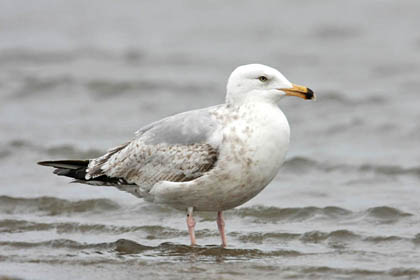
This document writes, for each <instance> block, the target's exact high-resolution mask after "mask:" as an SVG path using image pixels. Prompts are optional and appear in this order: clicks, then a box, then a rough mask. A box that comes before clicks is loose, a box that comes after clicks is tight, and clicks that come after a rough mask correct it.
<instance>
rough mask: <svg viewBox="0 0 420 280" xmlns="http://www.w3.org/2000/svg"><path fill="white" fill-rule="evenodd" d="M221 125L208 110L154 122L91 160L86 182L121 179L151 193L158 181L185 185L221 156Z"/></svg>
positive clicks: (209, 167) (200, 174) (206, 170)
mask: <svg viewBox="0 0 420 280" xmlns="http://www.w3.org/2000/svg"><path fill="white" fill-rule="evenodd" d="M217 128H218V124H217V122H216V120H214V119H213V118H212V116H211V114H210V113H209V109H207V110H206V109H205V110H195V111H190V112H186V113H182V114H178V115H175V116H172V117H169V118H166V119H164V120H161V121H159V122H156V123H153V124H152V125H149V126H147V127H145V128H144V129H142V130H140V131H138V132H137V137H136V138H135V139H134V140H133V141H131V142H129V143H127V144H124V145H121V146H118V147H116V148H114V149H112V150H110V151H108V153H107V154H105V155H104V156H102V157H99V158H97V159H93V160H91V162H90V163H89V166H88V169H87V179H90V178H96V177H99V176H103V175H105V176H108V177H111V178H122V179H124V180H125V181H126V182H127V183H130V184H137V185H139V186H141V187H142V189H143V190H146V191H147V190H150V189H151V187H152V186H153V185H154V184H155V183H157V182H159V181H172V182H185V181H191V180H194V179H196V178H198V177H200V176H202V175H203V174H205V173H206V172H208V171H209V170H211V169H212V168H213V167H214V165H215V163H216V162H217V157H218V145H219V142H220V141H219V140H218V139H219V138H220V137H215V136H217V132H218V129H217Z"/></svg>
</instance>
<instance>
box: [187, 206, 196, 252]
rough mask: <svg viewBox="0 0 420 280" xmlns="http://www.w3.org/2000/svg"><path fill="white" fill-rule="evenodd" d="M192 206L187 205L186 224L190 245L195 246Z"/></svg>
mask: <svg viewBox="0 0 420 280" xmlns="http://www.w3.org/2000/svg"><path fill="white" fill-rule="evenodd" d="M192 214H193V208H192V207H188V213H187V226H188V232H189V233H190V240H191V246H195V245H196V243H195V232H194V227H195V220H194V218H193V215H192Z"/></svg>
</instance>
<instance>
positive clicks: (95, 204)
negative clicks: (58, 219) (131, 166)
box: [0, 195, 120, 216]
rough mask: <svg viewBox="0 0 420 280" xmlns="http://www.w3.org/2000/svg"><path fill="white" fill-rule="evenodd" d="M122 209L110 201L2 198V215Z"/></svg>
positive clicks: (55, 213)
mask: <svg viewBox="0 0 420 280" xmlns="http://www.w3.org/2000/svg"><path fill="white" fill-rule="evenodd" d="M117 209H120V206H119V205H118V204H117V203H116V202H113V201H112V200H109V199H88V200H79V201H70V200H65V199H59V198H55V197H47V196H44V197H38V198H15V197H10V196H4V195H3V196H0V213H5V214H23V213H36V212H40V213H42V214H45V215H49V216H56V215H63V214H72V213H85V212H94V213H102V212H107V211H114V210H117Z"/></svg>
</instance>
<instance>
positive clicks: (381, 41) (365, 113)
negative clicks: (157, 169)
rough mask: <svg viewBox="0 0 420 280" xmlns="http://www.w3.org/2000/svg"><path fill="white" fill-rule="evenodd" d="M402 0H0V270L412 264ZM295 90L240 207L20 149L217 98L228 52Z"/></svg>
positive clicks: (320, 272)
mask: <svg viewBox="0 0 420 280" xmlns="http://www.w3.org/2000/svg"><path fill="white" fill-rule="evenodd" d="M419 10H420V2H419V1H415V0H411V1H409V0H407V1H390V0H381V1H379V0H377V1H362V0H357V1H347V2H343V1H309V0H306V1H229V2H227V1H225V2H221V1H220V2H214V1H200V2H198V1H187V0H185V1H172V2H169V1H153V2H152V1H149V2H146V1H144V2H140V1H128V0H127V1H108V0H106V1H82V0H80V1H79V0H76V1H42V0H40V1H1V2H0V182H1V183H0V186H1V187H0V278H2V277H5V279H8V278H11V279H15V278H16V279H101V280H104V279H117V278H119V279H127V278H128V277H130V278H139V279H279V278H295V279H363V278H365V279H393V278H396V279H417V278H420V265H419V263H420V204H419V198H420V149H419V140H420V127H419V121H418V120H419V119H420V98H419V94H420V93H419V88H420V33H419V31H418V26H420V17H419V16H418V12H419ZM254 62H259V63H264V64H267V65H270V66H273V67H275V68H277V69H279V70H280V71H281V72H282V73H283V74H284V75H285V76H286V77H287V78H288V79H289V80H291V81H292V82H294V83H297V84H303V85H306V86H308V87H310V88H312V89H313V90H314V91H315V92H316V93H317V95H318V100H317V101H316V102H305V101H303V100H300V99H297V98H296V99H295V98H289V99H287V100H284V102H282V104H281V106H280V107H281V108H282V110H283V111H284V112H285V114H286V116H287V117H288V119H289V122H290V125H291V128H292V139H291V146H290V151H289V154H288V158H287V162H286V164H285V166H284V167H283V168H282V170H281V172H280V173H279V175H278V176H277V177H276V179H275V180H274V181H273V182H272V183H271V184H270V185H269V186H268V187H267V188H266V189H265V190H264V191H263V192H262V193H261V194H259V195H258V196H257V197H255V198H254V199H253V200H251V201H249V202H248V203H246V204H244V205H243V206H241V207H239V208H237V209H233V210H230V211H226V213H225V220H226V224H227V232H228V242H229V246H228V247H227V248H226V249H222V248H220V247H219V242H220V241H219V236H218V231H217V226H216V223H215V218H216V217H215V213H198V214H197V218H196V220H197V227H196V229H197V239H198V242H199V244H200V245H199V246H198V247H194V248H191V247H190V246H187V244H188V243H189V239H188V232H187V229H186V224H185V213H183V212H180V211H176V210H173V209H170V208H166V207H164V206H159V205H152V204H149V203H146V202H143V201H142V200H139V199H137V198H135V197H133V196H130V195H129V194H127V193H123V192H120V191H118V190H116V189H113V188H106V187H104V188H98V187H91V186H85V185H78V184H68V183H69V181H70V180H68V179H67V178H63V177H57V176H55V175H53V174H52V173H51V170H50V169H48V168H45V167H41V166H37V165H36V164H35V163H36V162H37V161H39V160H46V159H65V158H74V159H76V158H92V157H95V156H98V155H100V154H101V153H103V152H104V151H106V150H107V149H108V148H110V147H113V146H117V145H119V144H122V143H124V142H125V141H127V140H129V139H130V138H131V137H132V136H133V132H134V131H136V130H137V129H139V128H140V127H142V126H143V125H146V124H148V123H149V122H151V121H154V120H158V119H160V118H162V117H165V116H168V115H171V114H175V113H178V112H182V111H185V110H189V109H195V108H200V107H205V106H211V105H214V104H219V103H222V102H223V101H224V94H225V85H226V80H227V77H228V75H229V74H230V72H231V71H232V70H233V69H234V68H235V67H236V66H238V65H241V64H247V63H254Z"/></svg>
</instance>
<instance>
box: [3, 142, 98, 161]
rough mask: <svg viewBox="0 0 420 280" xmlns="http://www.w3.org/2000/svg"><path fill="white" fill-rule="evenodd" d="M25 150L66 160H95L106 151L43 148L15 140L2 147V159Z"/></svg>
mask: <svg viewBox="0 0 420 280" xmlns="http://www.w3.org/2000/svg"><path fill="white" fill-rule="evenodd" d="M25 149H26V150H30V151H31V152H38V153H41V154H45V155H46V156H51V157H66V158H95V157H98V156H100V155H102V154H103V153H104V151H100V150H97V149H88V150H82V149H78V148H77V147H74V146H72V145H66V144H64V145H56V146H51V147H43V146H40V145H36V144H34V143H31V142H29V141H26V140H22V139H14V140H11V141H9V142H8V143H6V144H4V145H3V146H2V149H1V150H0V159H1V158H6V157H9V156H12V155H14V154H16V153H18V152H21V151H22V150H25Z"/></svg>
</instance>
